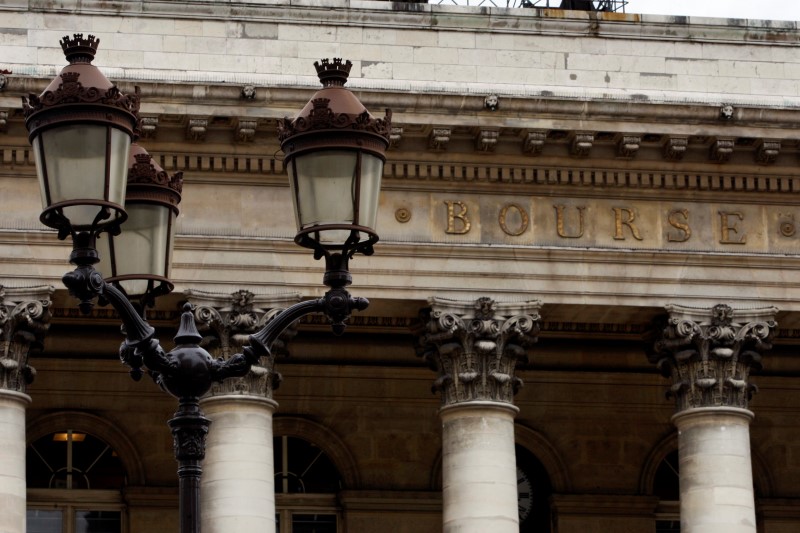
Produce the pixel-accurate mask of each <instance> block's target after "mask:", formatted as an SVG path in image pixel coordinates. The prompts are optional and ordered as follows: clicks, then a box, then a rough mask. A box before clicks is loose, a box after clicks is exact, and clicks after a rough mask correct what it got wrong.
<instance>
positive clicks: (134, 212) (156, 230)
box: [96, 203, 175, 295]
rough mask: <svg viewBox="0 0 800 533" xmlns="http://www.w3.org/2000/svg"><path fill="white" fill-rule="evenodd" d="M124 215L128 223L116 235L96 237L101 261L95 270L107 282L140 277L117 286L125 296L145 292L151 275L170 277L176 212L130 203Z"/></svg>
mask: <svg viewBox="0 0 800 533" xmlns="http://www.w3.org/2000/svg"><path fill="white" fill-rule="evenodd" d="M127 212H128V220H127V221H126V222H125V223H124V224H123V225H122V232H121V233H120V234H119V235H117V236H116V237H112V236H110V235H109V234H108V233H102V234H101V235H100V236H99V237H98V238H97V251H98V253H99V254H100V262H99V263H98V264H97V267H96V268H97V270H98V271H99V272H100V273H101V274H102V275H103V277H104V278H106V279H107V278H111V277H114V278H116V277H119V276H137V277H140V278H139V279H136V280H124V281H121V282H120V284H121V285H122V288H123V289H125V292H126V293H128V295H141V294H144V293H145V292H146V291H147V280H148V279H151V278H150V277H151V276H162V277H165V278H168V277H169V265H170V262H171V260H172V243H173V242H174V239H173V237H174V234H175V212H174V211H173V210H172V209H170V208H169V207H166V206H162V205H157V204H144V203H131V204H129V205H128V206H127ZM112 245H113V256H112Z"/></svg>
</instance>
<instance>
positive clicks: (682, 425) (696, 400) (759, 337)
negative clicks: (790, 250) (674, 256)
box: [650, 305, 777, 533]
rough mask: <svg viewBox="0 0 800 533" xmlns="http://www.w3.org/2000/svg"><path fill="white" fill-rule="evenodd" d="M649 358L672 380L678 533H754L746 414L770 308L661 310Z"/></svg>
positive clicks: (768, 331)
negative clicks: (664, 313) (666, 314)
mask: <svg viewBox="0 0 800 533" xmlns="http://www.w3.org/2000/svg"><path fill="white" fill-rule="evenodd" d="M667 311H668V312H669V318H668V321H667V323H666V325H663V324H662V327H661V328H660V331H659V332H658V334H659V337H658V339H657V340H656V342H655V344H654V350H653V351H652V353H651V354H650V359H651V361H652V362H655V363H657V364H658V366H659V368H660V370H661V371H662V373H663V374H664V375H665V376H667V377H671V378H672V386H671V387H670V392H669V395H670V396H673V397H674V398H675V403H676V414H675V415H674V416H673V417H672V420H673V422H674V423H675V426H676V427H677V429H678V457H679V459H678V462H679V469H680V499H681V501H680V511H681V532H683V533H755V532H756V514H755V498H754V492H753V475H752V460H751V455H750V427H749V426H750V421H751V420H752V419H753V413H752V412H751V411H750V410H749V409H748V407H749V400H750V397H751V395H752V393H753V392H754V391H755V386H754V385H752V384H751V383H750V371H751V369H758V368H760V366H761V357H762V353H763V352H764V351H766V350H768V349H769V348H771V345H770V340H771V337H772V333H773V330H774V328H775V327H776V324H775V321H774V320H773V318H774V316H775V313H776V312H777V309H775V308H765V309H749V310H743V311H738V310H734V309H732V308H730V307H729V306H726V305H717V306H715V307H714V308H712V309H705V310H703V309H692V308H685V307H680V306H668V307H667Z"/></svg>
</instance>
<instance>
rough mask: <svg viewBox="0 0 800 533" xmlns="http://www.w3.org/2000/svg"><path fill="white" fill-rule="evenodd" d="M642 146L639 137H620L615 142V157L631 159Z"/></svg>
mask: <svg viewBox="0 0 800 533" xmlns="http://www.w3.org/2000/svg"><path fill="white" fill-rule="evenodd" d="M641 144H642V137H641V136H640V135H621V136H620V138H619V140H618V141H617V157H622V158H624V159H633V158H634V157H635V156H636V154H637V153H638V152H639V147H640V146H641Z"/></svg>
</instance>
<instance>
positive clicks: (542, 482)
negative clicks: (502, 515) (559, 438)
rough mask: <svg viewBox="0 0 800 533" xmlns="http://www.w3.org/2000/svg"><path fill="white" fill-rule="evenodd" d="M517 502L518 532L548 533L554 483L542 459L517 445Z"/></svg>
mask: <svg viewBox="0 0 800 533" xmlns="http://www.w3.org/2000/svg"><path fill="white" fill-rule="evenodd" d="M515 450H516V455H517V505H518V508H519V531H520V533H534V532H535V533H550V531H551V519H550V496H552V495H553V485H552V483H551V481H550V476H549V475H548V474H547V470H546V469H545V467H544V465H543V464H542V462H541V461H540V460H539V459H538V458H537V457H536V456H535V455H534V454H533V453H531V452H530V451H529V450H528V449H526V448H524V447H523V446H520V445H519V444H517V445H516V446H515Z"/></svg>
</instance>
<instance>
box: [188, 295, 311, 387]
mask: <svg viewBox="0 0 800 533" xmlns="http://www.w3.org/2000/svg"><path fill="white" fill-rule="evenodd" d="M186 297H187V299H188V300H189V303H191V304H192V305H194V320H195V325H196V326H197V330H198V331H199V332H200V334H201V335H203V341H202V342H201V345H202V346H203V347H204V348H205V349H206V350H208V351H209V352H210V353H211V354H212V355H214V356H216V357H220V358H223V359H227V358H229V357H230V356H232V355H234V354H236V353H239V352H241V351H242V348H243V347H244V346H245V345H247V343H248V339H249V337H250V335H252V334H253V333H255V332H256V331H258V330H259V329H261V328H263V327H264V326H265V325H266V324H267V323H268V322H269V321H270V320H272V318H273V317H275V315H277V314H278V313H280V312H281V311H282V310H283V309H284V308H285V307H288V306H289V305H292V304H294V303H296V302H298V301H299V300H300V295H299V294H296V293H291V294H278V295H256V294H253V293H252V292H250V291H246V290H239V291H236V292H234V293H233V294H218V293H211V292H205V291H198V290H194V289H189V290H188V291H186ZM296 334H297V329H295V328H294V327H290V328H288V329H287V330H286V331H284V333H283V334H282V335H281V336H280V337H279V338H278V340H277V341H275V343H274V344H273V345H272V353H271V354H270V355H269V356H267V357H262V358H261V361H260V362H259V364H257V365H253V366H252V367H251V368H250V373H249V374H247V375H246V376H244V377H242V378H236V379H228V380H225V381H224V382H222V383H215V384H214V385H213V386H212V388H211V392H210V393H209V394H210V395H211V396H220V395H225V394H247V395H252V396H260V397H263V398H270V399H271V398H272V393H273V391H274V390H275V389H277V388H278V387H279V386H280V382H281V375H280V373H279V372H277V371H276V370H275V357H276V356H281V355H283V356H288V355H289V353H288V349H287V344H288V343H289V341H290V340H291V339H292V337H294V336H295V335H296Z"/></svg>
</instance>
